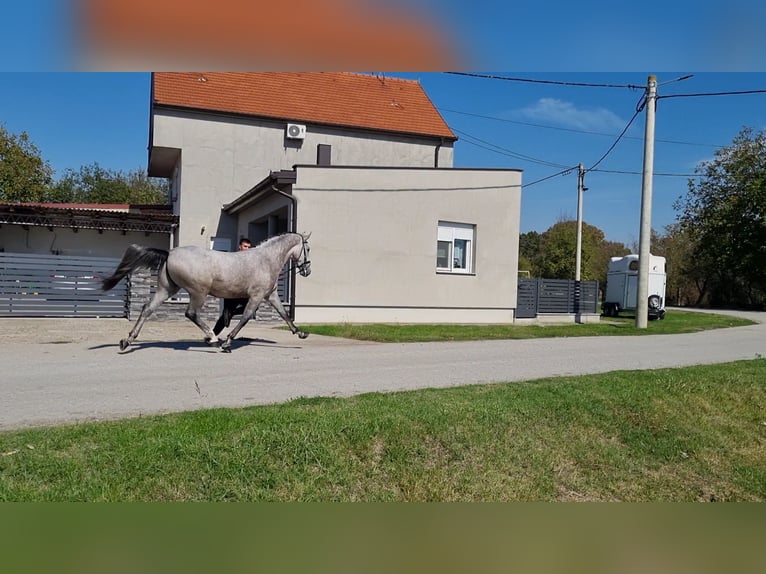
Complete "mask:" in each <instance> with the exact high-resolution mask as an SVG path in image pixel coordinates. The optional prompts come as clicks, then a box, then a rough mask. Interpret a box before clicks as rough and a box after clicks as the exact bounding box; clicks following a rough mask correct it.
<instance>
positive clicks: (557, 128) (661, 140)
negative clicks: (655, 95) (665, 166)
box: [437, 108, 723, 148]
mask: <svg viewBox="0 0 766 574" xmlns="http://www.w3.org/2000/svg"><path fill="white" fill-rule="evenodd" d="M437 109H438V110H439V111H442V112H448V113H452V114H461V115H464V116H472V117H475V118H482V119H485V120H494V121H498V122H506V123H509V124H517V125H521V126H531V127H535V128H544V129H548V130H557V131H562V132H572V133H577V134H588V135H596V136H604V137H610V138H613V137H615V134H608V133H605V132H594V131H589V130H577V129H574V128H562V127H558V126H547V125H545V124H535V123H531V122H521V121H517V120H509V119H506V118H500V117H497V116H487V115H483V114H475V113H472V112H463V111H460V110H452V109H449V108H437ZM623 139H631V140H638V141H644V138H642V137H636V136H623ZM654 141H656V142H662V143H668V144H677V145H691V146H700V147H712V148H720V147H723V146H722V145H717V144H705V143H695V142H684V141H678V140H663V139H655V140H654Z"/></svg>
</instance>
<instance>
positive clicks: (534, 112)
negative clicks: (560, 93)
mask: <svg viewBox="0 0 766 574" xmlns="http://www.w3.org/2000/svg"><path fill="white" fill-rule="evenodd" d="M515 115H518V116H522V117H524V118H527V119H530V120H535V121H544V122H547V123H551V124H556V125H559V126H563V127H568V128H574V129H579V130H588V131H608V132H612V131H617V132H620V131H622V129H623V128H624V127H625V124H626V123H627V120H623V119H621V118H620V117H619V116H618V115H617V114H615V113H614V112H611V111H609V110H607V109H605V108H593V109H584V108H578V107H577V106H575V105H574V104H572V103H571V102H565V101H563V100H558V99H556V98H542V99H540V100H538V101H537V102H536V103H535V104H533V105H531V106H527V107H526V108H522V109H521V110H518V111H517V112H515Z"/></svg>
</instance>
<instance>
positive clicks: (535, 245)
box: [519, 231, 540, 277]
mask: <svg viewBox="0 0 766 574" xmlns="http://www.w3.org/2000/svg"><path fill="white" fill-rule="evenodd" d="M539 254H540V234H539V233H538V232H537V231H527V232H526V233H522V234H521V235H519V271H529V274H530V276H532V277H537V276H539V273H538V269H537V263H536V262H537V259H538V256H539Z"/></svg>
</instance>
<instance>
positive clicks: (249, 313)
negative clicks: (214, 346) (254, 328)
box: [221, 295, 263, 353]
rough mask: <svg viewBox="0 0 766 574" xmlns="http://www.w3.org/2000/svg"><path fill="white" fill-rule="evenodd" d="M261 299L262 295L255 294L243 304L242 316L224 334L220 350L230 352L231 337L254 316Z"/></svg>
mask: <svg viewBox="0 0 766 574" xmlns="http://www.w3.org/2000/svg"><path fill="white" fill-rule="evenodd" d="M262 300H263V296H262V295H256V297H251V298H250V300H249V301H248V302H247V305H245V310H244V311H242V318H241V319H240V320H239V323H237V326H236V327H234V328H233V329H232V330H231V331H229V334H228V335H226V339H225V340H224V341H223V343H221V350H222V351H223V352H225V353H231V341H232V339H234V338H235V337H236V336H237V334H238V333H239V332H240V330H241V329H242V327H244V326H245V325H246V324H247V322H248V321H249V320H250V319H252V318H253V317H254V316H255V310H256V309H257V308H258V305H259V304H260V302H261V301H262Z"/></svg>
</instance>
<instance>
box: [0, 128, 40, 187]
mask: <svg viewBox="0 0 766 574" xmlns="http://www.w3.org/2000/svg"><path fill="white" fill-rule="evenodd" d="M52 175H53V170H52V169H51V167H50V165H48V162H46V161H44V160H43V159H42V157H41V156H40V150H39V149H37V146H35V145H34V144H33V143H32V142H31V141H30V139H29V135H27V133H26V132H21V134H19V135H14V134H12V133H10V132H8V130H6V129H5V127H4V126H2V125H0V201H41V200H43V199H44V198H45V195H46V192H47V191H48V189H49V187H50V185H51V182H52Z"/></svg>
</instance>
